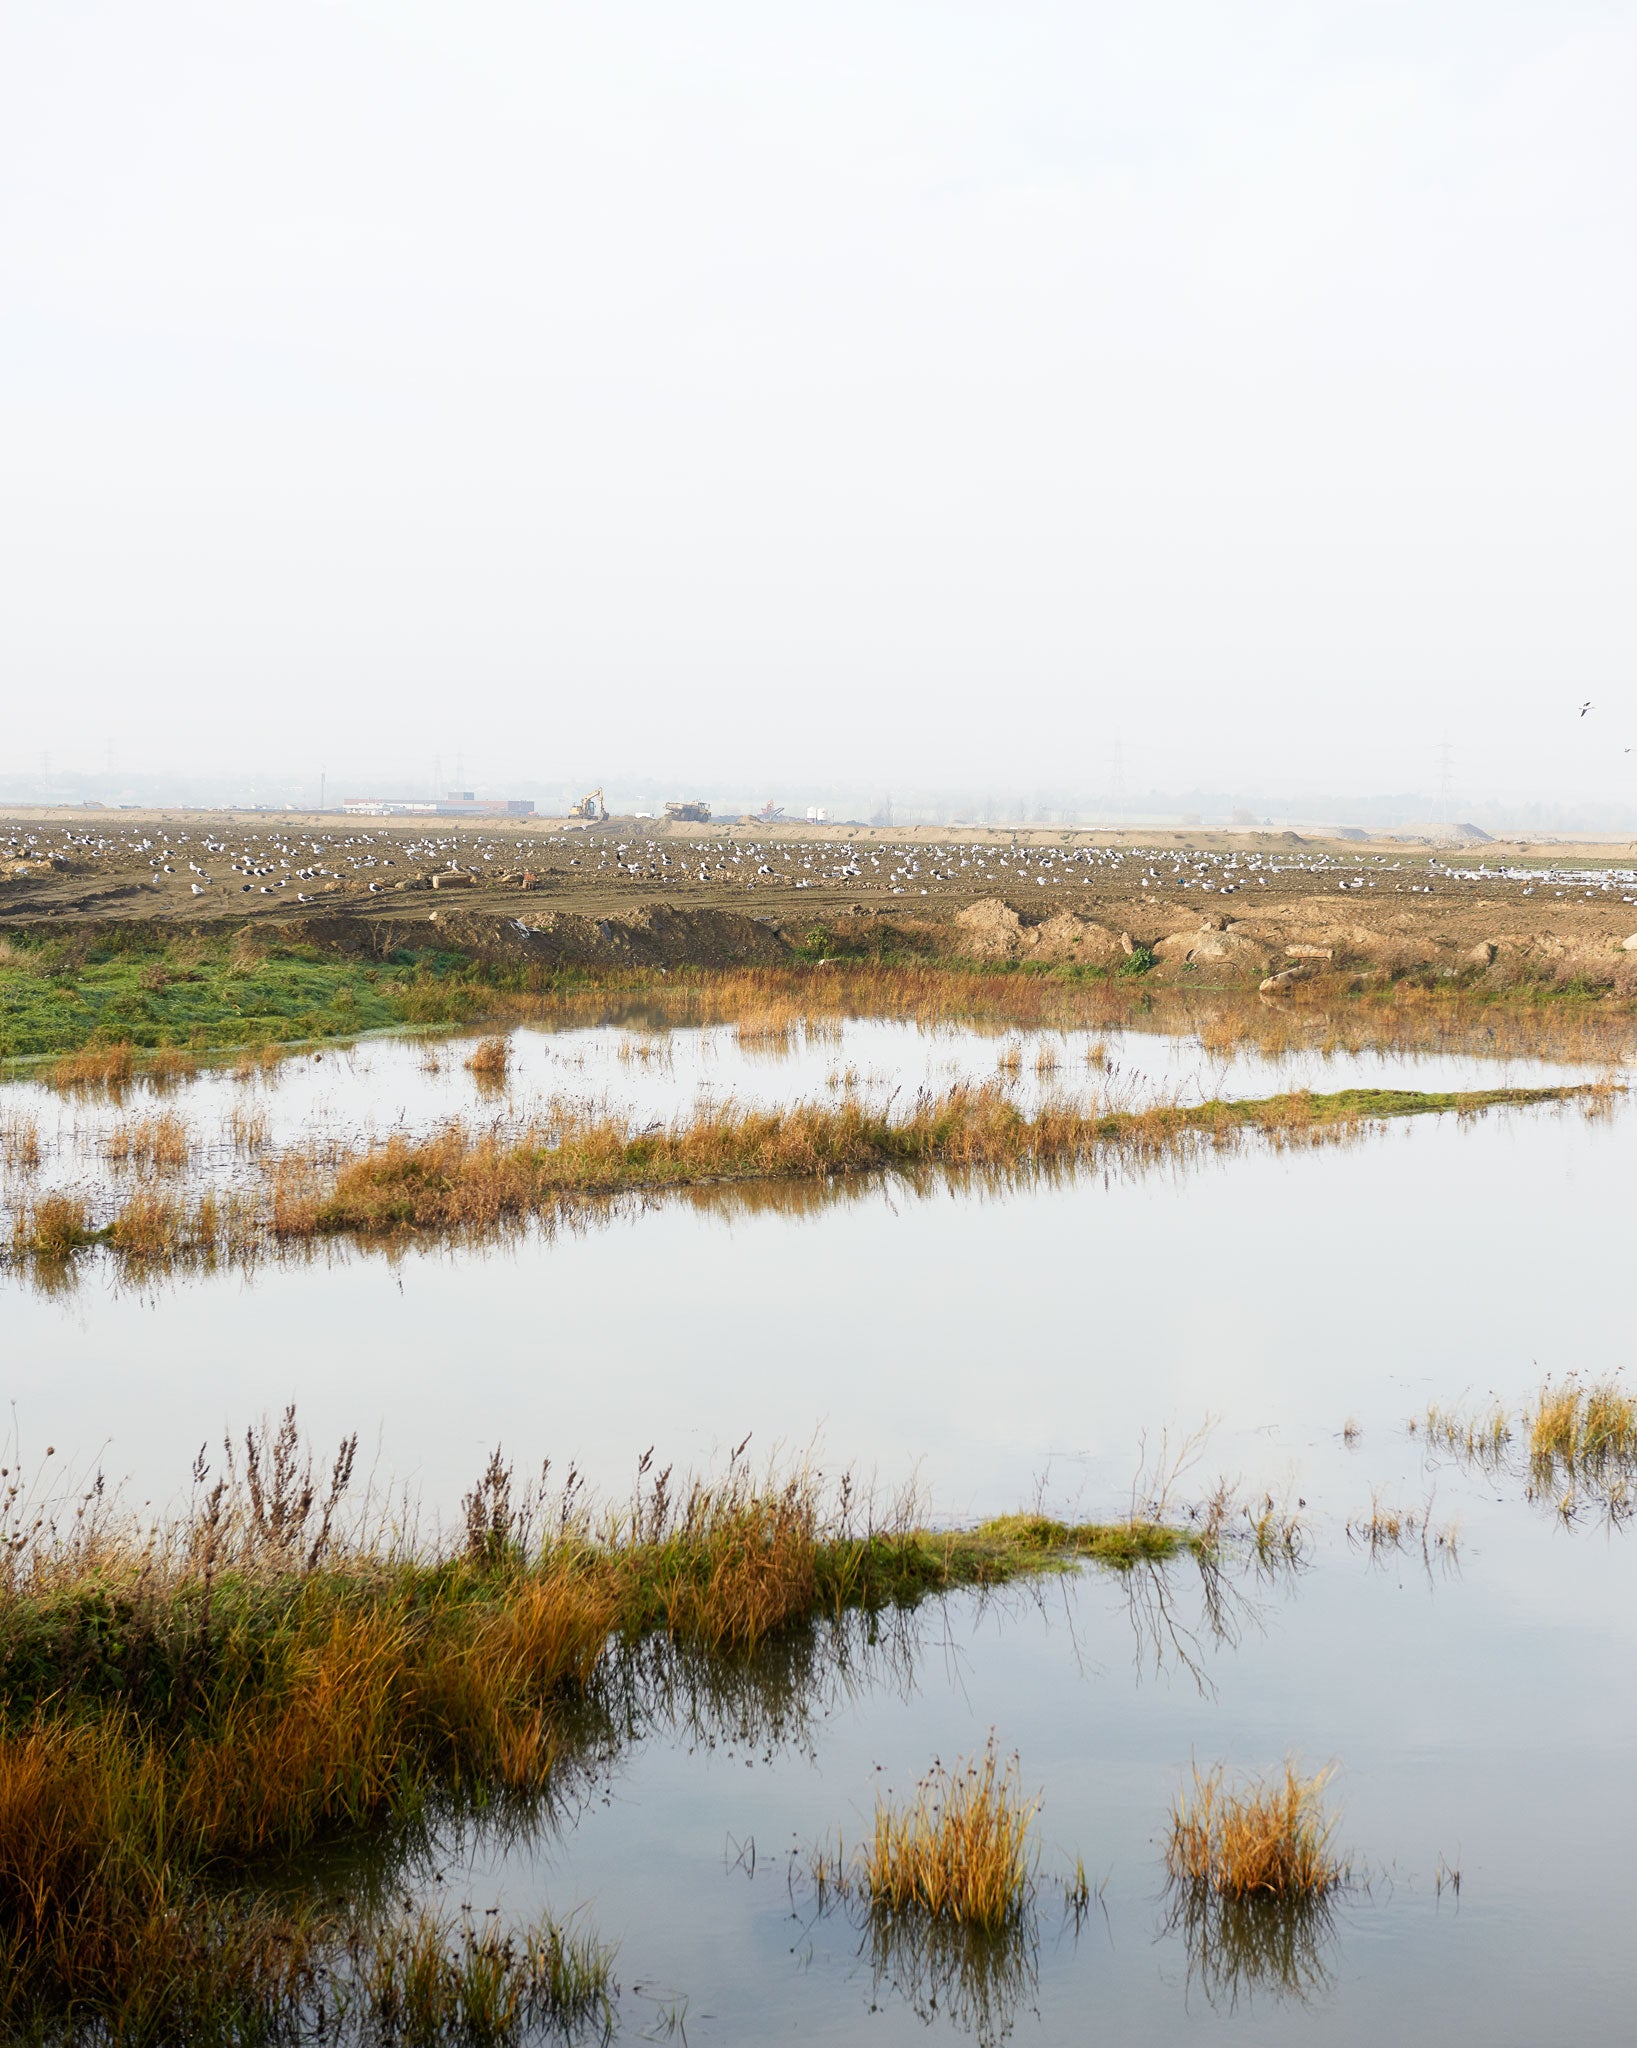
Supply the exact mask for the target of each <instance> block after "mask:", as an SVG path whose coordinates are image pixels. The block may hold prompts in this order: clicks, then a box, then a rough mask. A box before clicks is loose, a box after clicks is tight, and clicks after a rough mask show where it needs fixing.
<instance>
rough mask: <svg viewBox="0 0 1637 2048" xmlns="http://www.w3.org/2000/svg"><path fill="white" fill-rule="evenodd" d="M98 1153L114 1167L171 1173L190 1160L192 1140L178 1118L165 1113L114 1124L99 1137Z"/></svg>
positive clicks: (184, 1125)
mask: <svg viewBox="0 0 1637 2048" xmlns="http://www.w3.org/2000/svg"><path fill="white" fill-rule="evenodd" d="M102 1151H103V1156H104V1158H106V1159H108V1160H109V1161H111V1162H112V1163H113V1164H114V1165H115V1166H131V1167H146V1168H148V1169H149V1170H151V1171H153V1172H156V1173H174V1172H178V1171H179V1170H180V1169H181V1168H182V1167H184V1166H186V1165H187V1163H188V1160H189V1159H190V1158H191V1157H192V1154H193V1141H192V1139H191V1138H190V1136H189V1135H188V1127H187V1125H186V1124H185V1123H184V1122H183V1121H182V1119H181V1118H180V1117H179V1116H176V1115H174V1114H172V1113H171V1112H170V1111H168V1110H167V1111H166V1112H165V1113H164V1114H163V1115H162V1116H147V1117H134V1118H130V1119H127V1120H126V1121H125V1122H123V1123H117V1124H115V1125H114V1126H113V1128H112V1129H111V1130H110V1131H108V1132H107V1133H106V1135H105V1136H104V1138H103V1141H102Z"/></svg>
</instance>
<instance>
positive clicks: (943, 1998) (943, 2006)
mask: <svg viewBox="0 0 1637 2048" xmlns="http://www.w3.org/2000/svg"><path fill="white" fill-rule="evenodd" d="M864 1938H865V1940H866V1941H867V1943H868V1951H869V1958H870V1974H871V1981H872V1991H873V1994H874V1997H875V1998H876V1999H879V1998H880V1996H881V1993H882V1992H883V1991H884V1990H890V1991H891V1992H893V1993H894V1994H895V1995H896V1996H897V1997H899V1998H902V1999H903V2000H904V2001H905V2003H906V2004H907V2005H908V2006H909V2007H910V2008H911V2010H912V2011H913V2012H914V2013H915V2014H916V2015H917V2016H918V2017H919V2018H920V2019H921V2020H922V2021H923V2022H925V2023H926V2024H928V2025H931V2024H932V2023H933V2021H934V2020H936V2019H937V2018H939V2017H940V2016H941V2017H942V2018H944V2019H945V2020H947V2021H948V2022H949V2023H950V2024H951V2025H953V2026H954V2027H955V2028H956V2029H957V2030H958V2031H960V2032H961V2033H965V2034H970V2035H972V2036H973V2037H974V2038H975V2039H976V2040H977V2041H979V2042H980V2043H983V2044H984V2048H988V2044H990V2043H992V2042H998V2041H1004V2040H1005V2039H1006V2038H1007V2037H1008V2036H1009V2035H1010V2034H1011V2032H1012V2030H1013V2027H1014V2025H1015V2023H1016V2020H1017V2015H1018V2014H1019V2012H1021V2011H1022V2010H1023V2009H1024V2007H1025V2006H1026V2005H1027V2004H1028V2003H1030V2002H1031V2001H1032V2000H1033V1998H1034V1996H1035V1992H1036V1987H1037V1986H1038V1984H1039V1980H1040V1939H1039V1934H1038V1931H1037V1929H1036V1926H1035V1919H1034V1915H1033V1913H1032V1912H1026V1913H1024V1914H1021V1915H1019V1916H1018V1917H1017V1918H1015V1919H1014V1920H1012V1921H1011V1922H1009V1923H1008V1924H1007V1925H1006V1926H1005V1927H1004V1928H1001V1929H1000V1930H998V1931H993V1932H991V1931H987V1930H985V1929H983V1928H980V1927H973V1926H971V1925H969V1924H963V1923H960V1922H953V1921H947V1920H937V1919H933V1918H932V1917H931V1916H929V1915H926V1914H920V1915H916V1916H915V1917H913V1918H908V1919H906V1918H904V1917H902V1916H900V1915H897V1914H888V1913H879V1912H877V1913H871V1914H869V1915H868V1917H867V1919H866V1922H865V1928H864Z"/></svg>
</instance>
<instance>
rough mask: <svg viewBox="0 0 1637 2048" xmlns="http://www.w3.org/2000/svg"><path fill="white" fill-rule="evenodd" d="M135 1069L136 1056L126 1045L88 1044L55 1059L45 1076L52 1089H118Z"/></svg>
mask: <svg viewBox="0 0 1637 2048" xmlns="http://www.w3.org/2000/svg"><path fill="white" fill-rule="evenodd" d="M135 1068H136V1057H135V1054H134V1053H133V1051H132V1049H131V1047H130V1046H129V1045H125V1044H120V1045H88V1046H85V1047H84V1048H82V1050H81V1051H79V1052H71V1053H65V1054H64V1055H63V1056H62V1058H61V1059H58V1060H54V1061H53V1062H52V1064H51V1066H50V1067H49V1068H48V1069H47V1079H48V1080H49V1081H50V1082H51V1085H52V1086H53V1087H54V1088H120V1087H123V1086H124V1085H125V1083H126V1082H127V1081H129V1080H130V1078H131V1075H132V1074H133V1072H134V1071H135Z"/></svg>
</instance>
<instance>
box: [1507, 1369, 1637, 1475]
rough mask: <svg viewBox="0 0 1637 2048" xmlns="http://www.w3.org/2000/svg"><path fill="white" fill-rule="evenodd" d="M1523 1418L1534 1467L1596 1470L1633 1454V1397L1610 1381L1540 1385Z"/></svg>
mask: <svg viewBox="0 0 1637 2048" xmlns="http://www.w3.org/2000/svg"><path fill="white" fill-rule="evenodd" d="M1524 1421H1525V1425H1526V1426H1527V1428H1528V1431H1529V1456H1530V1459H1531V1461H1532V1462H1533V1463H1534V1464H1535V1465H1536V1466H1537V1467H1538V1468H1545V1469H1547V1470H1551V1469H1552V1468H1554V1467H1556V1468H1562V1469H1563V1470H1564V1471H1566V1472H1569V1473H1576V1472H1583V1471H1590V1472H1593V1473H1595V1472H1598V1471H1601V1470H1603V1469H1606V1468H1608V1467H1611V1466H1616V1465H1623V1464H1627V1463H1629V1462H1631V1461H1632V1460H1633V1459H1637V1399H1634V1398H1633V1397H1632V1396H1631V1395H1630V1394H1628V1393H1627V1392H1626V1391H1625V1389H1624V1388H1623V1387H1620V1386H1618V1385H1616V1384H1615V1382H1614V1381H1612V1380H1594V1381H1592V1382H1591V1383H1590V1384H1589V1385H1584V1386H1582V1385H1579V1384H1578V1383H1576V1382H1574V1381H1570V1382H1568V1383H1567V1384H1565V1385H1563V1386H1561V1387H1551V1386H1547V1387H1543V1388H1542V1389H1541V1391H1540V1393H1539V1394H1538V1395H1537V1396H1536V1397H1535V1400H1534V1404H1533V1406H1532V1407H1531V1408H1530V1409H1529V1410H1528V1411H1526V1413H1525V1416H1524Z"/></svg>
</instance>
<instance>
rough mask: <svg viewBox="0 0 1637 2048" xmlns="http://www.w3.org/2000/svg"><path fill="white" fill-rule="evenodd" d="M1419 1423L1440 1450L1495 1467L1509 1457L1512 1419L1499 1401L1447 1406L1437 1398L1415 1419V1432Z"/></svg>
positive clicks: (1427, 1436) (1412, 1423)
mask: <svg viewBox="0 0 1637 2048" xmlns="http://www.w3.org/2000/svg"><path fill="white" fill-rule="evenodd" d="M1417 1427H1419V1428H1420V1429H1421V1430H1422V1432H1423V1433H1424V1434H1425V1437H1426V1440H1427V1442H1428V1443H1430V1444H1432V1445H1433V1446H1434V1447H1435V1448H1437V1449H1438V1450H1442V1451H1448V1452H1451V1453H1453V1454H1454V1455H1455V1456H1456V1457H1458V1458H1461V1459H1463V1460H1465V1461H1466V1462H1468V1463H1470V1464H1474V1465H1480V1466H1487V1467H1491V1468H1492V1467H1494V1466H1497V1465H1498V1464H1499V1463H1500V1462H1501V1460H1502V1459H1503V1458H1504V1457H1505V1455H1506V1447H1507V1445H1508V1444H1509V1443H1510V1442H1511V1440H1512V1424H1511V1420H1510V1418H1509V1417H1508V1415H1507V1412H1506V1410H1505V1409H1504V1408H1503V1407H1502V1406H1501V1404H1500V1403H1499V1402H1498V1401H1496V1402H1494V1403H1492V1404H1491V1406H1489V1407H1488V1408H1485V1409H1481V1410H1468V1409H1465V1408H1444V1407H1440V1406H1439V1405H1438V1403H1437V1402H1436V1401H1434V1402H1431V1403H1429V1405H1428V1407H1427V1412H1426V1414H1425V1415H1424V1416H1422V1417H1420V1418H1415V1419H1412V1420H1411V1423H1410V1431H1411V1434H1412V1435H1413V1434H1414V1433H1415V1431H1416V1429H1417Z"/></svg>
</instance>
